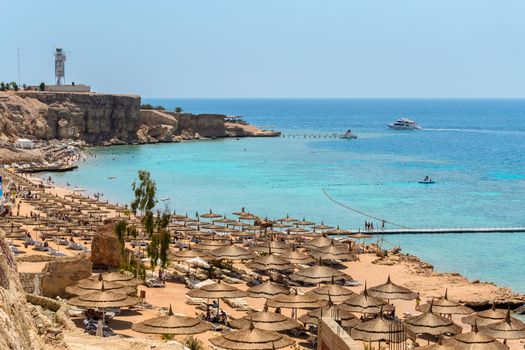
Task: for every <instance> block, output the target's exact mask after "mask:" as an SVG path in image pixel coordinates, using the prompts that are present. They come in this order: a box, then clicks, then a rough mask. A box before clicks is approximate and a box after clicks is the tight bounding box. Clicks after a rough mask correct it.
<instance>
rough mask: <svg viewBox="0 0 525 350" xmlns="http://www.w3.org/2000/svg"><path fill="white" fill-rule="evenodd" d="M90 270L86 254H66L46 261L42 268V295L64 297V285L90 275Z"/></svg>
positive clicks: (90, 265)
mask: <svg viewBox="0 0 525 350" xmlns="http://www.w3.org/2000/svg"><path fill="white" fill-rule="evenodd" d="M91 271H92V264H91V261H90V259H89V256H88V255H75V256H66V257H62V258H60V259H57V260H55V261H51V262H48V263H47V265H46V266H45V267H44V269H43V270H42V280H41V290H42V295H43V296H46V297H49V298H54V297H57V296H59V297H62V298H63V297H66V296H67V294H66V292H65V289H66V287H67V286H70V285H72V284H74V283H76V282H78V281H80V280H82V279H84V278H88V277H90V276H91Z"/></svg>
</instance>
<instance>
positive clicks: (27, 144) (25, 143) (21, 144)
mask: <svg viewBox="0 0 525 350" xmlns="http://www.w3.org/2000/svg"><path fill="white" fill-rule="evenodd" d="M15 147H17V148H24V149H33V148H35V143H34V142H33V141H31V140H28V139H17V140H16V142H15Z"/></svg>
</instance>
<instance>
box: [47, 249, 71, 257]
mask: <svg viewBox="0 0 525 350" xmlns="http://www.w3.org/2000/svg"><path fill="white" fill-rule="evenodd" d="M47 254H49V255H52V256H66V254H64V253H61V252H59V251H58V250H55V249H53V248H48V250H47Z"/></svg>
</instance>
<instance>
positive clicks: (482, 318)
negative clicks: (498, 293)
mask: <svg viewBox="0 0 525 350" xmlns="http://www.w3.org/2000/svg"><path fill="white" fill-rule="evenodd" d="M506 316H507V310H505V309H496V304H492V307H491V308H490V309H489V310H485V311H480V312H477V313H475V314H474V315H470V316H466V317H463V318H462V319H461V322H463V323H466V324H469V325H471V326H473V325H474V324H477V325H478V326H479V327H485V326H488V325H489V324H491V323H496V322H501V321H503V320H505V317H506Z"/></svg>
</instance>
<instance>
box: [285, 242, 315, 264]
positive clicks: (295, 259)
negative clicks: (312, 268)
mask: <svg viewBox="0 0 525 350" xmlns="http://www.w3.org/2000/svg"><path fill="white" fill-rule="evenodd" d="M283 258H284V259H285V260H288V261H289V262H290V263H292V264H302V265H304V264H310V263H313V262H315V259H313V258H312V257H310V256H308V255H306V254H304V253H301V252H300V251H298V250H297V248H296V247H295V246H293V248H292V250H291V251H286V252H284V253H283Z"/></svg>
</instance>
